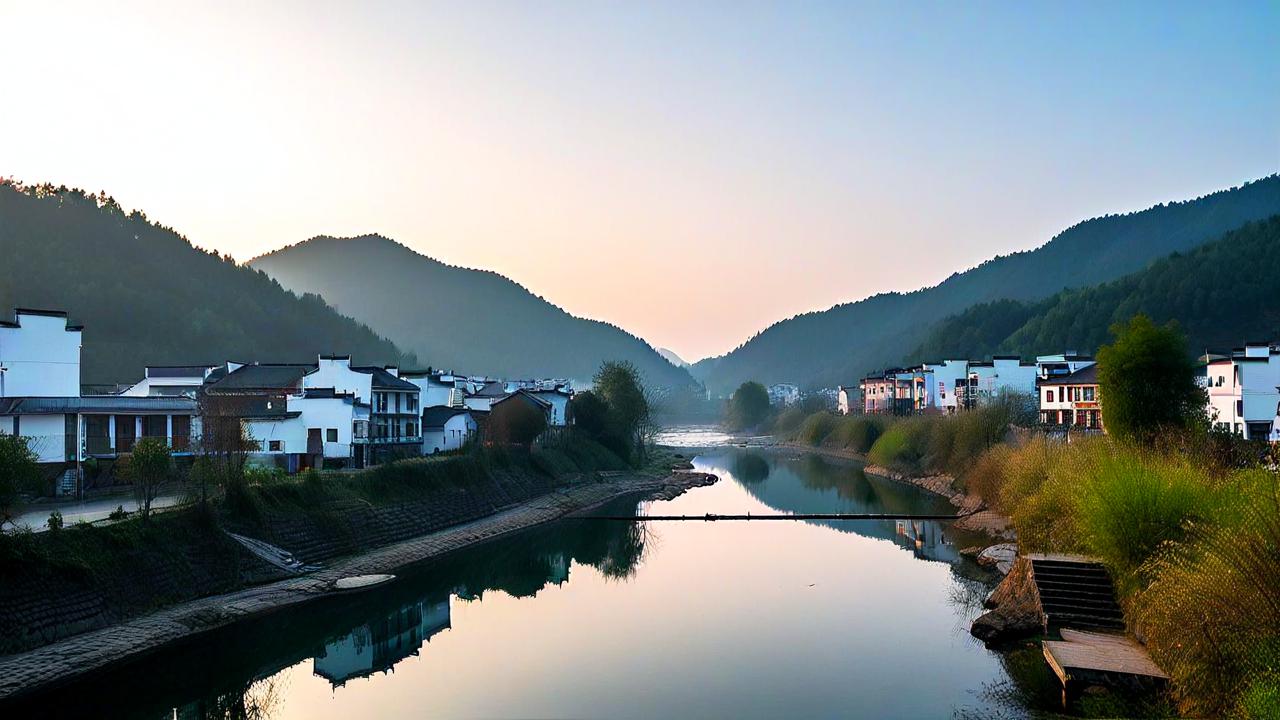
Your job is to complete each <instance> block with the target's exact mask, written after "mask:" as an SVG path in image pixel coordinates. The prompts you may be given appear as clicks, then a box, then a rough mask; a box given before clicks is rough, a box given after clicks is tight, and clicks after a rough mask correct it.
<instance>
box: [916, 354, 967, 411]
mask: <svg viewBox="0 0 1280 720" xmlns="http://www.w3.org/2000/svg"><path fill="white" fill-rule="evenodd" d="M921 370H922V371H923V372H925V373H927V374H928V375H929V377H928V382H927V384H926V393H927V397H928V398H929V404H930V405H931V406H932V407H935V408H937V409H939V410H941V411H942V412H944V413H953V412H955V411H956V407H957V402H956V382H957V381H959V380H964V379H966V378H968V376H969V361H968V360H943V361H942V362H930V363H924V364H923V365H922V366H921Z"/></svg>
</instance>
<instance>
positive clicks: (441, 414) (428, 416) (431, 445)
mask: <svg viewBox="0 0 1280 720" xmlns="http://www.w3.org/2000/svg"><path fill="white" fill-rule="evenodd" d="M475 431H476V421H475V418H474V417H472V416H471V411H469V410H466V409H465V408H454V407H448V406H443V405H441V406H436V407H429V408H427V409H425V410H423V411H422V452H423V454H424V455H434V454H435V453H438V452H448V451H449V450H457V449H459V448H461V447H462V446H463V445H466V444H467V441H468V440H470V439H471V436H472V435H473V434H474V433H475Z"/></svg>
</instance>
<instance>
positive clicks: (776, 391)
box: [769, 383, 800, 407]
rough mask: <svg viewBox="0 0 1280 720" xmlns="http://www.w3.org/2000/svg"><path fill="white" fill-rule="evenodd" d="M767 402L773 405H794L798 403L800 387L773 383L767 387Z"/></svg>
mask: <svg viewBox="0 0 1280 720" xmlns="http://www.w3.org/2000/svg"><path fill="white" fill-rule="evenodd" d="M769 402H770V403H771V404H773V405H781V406H784V407H785V406H787V405H795V404H796V403H798V402H800V386H798V385H794V384H792V383H774V384H772V385H770V386H769Z"/></svg>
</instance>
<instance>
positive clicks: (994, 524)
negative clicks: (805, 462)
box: [772, 441, 1017, 543]
mask: <svg viewBox="0 0 1280 720" xmlns="http://www.w3.org/2000/svg"><path fill="white" fill-rule="evenodd" d="M772 447H775V448H786V449H789V450H799V451H802V452H811V453H815V454H818V455H823V456H826V457H834V458H840V459H843V460H856V461H858V462H861V463H865V465H864V467H863V468H862V469H863V472H867V473H871V474H872V475H878V476H880V477H885V478H889V479H890V480H894V481H897V482H901V483H905V484H907V485H913V486H915V487H918V488H921V489H923V490H927V491H929V492H931V493H933V494H935V495H941V496H942V497H944V498H946V499H947V501H948V502H950V503H951V504H952V505H953V506H954V507H955V508H956V511H957V513H958V514H963V515H965V517H962V518H960V519H959V520H956V521H955V522H954V523H952V527H954V528H956V529H957V530H963V531H966V532H974V533H980V534H982V535H986V536H988V537H990V538H991V539H992V542H993V543H995V542H1005V541H1010V540H1014V539H1016V538H1017V534H1016V533H1015V532H1014V531H1013V526H1012V523H1011V521H1010V520H1009V518H1008V517H1006V516H1005V515H1003V514H1001V513H999V512H997V511H995V510H993V509H991V508H990V507H988V506H987V503H986V501H985V500H983V499H982V498H981V497H979V496H977V495H974V494H971V493H965V492H964V491H961V490H958V489H956V486H955V478H953V477H951V476H950V475H947V474H943V473H939V474H934V475H927V476H922V477H917V476H912V475H906V474H904V473H900V472H896V471H894V470H891V469H889V468H886V467H881V466H879V465H875V464H873V463H871V462H869V461H868V459H867V457H866V456H865V455H863V454H861V453H857V452H854V451H852V450H848V449H845V448H827V447H820V446H819V447H813V446H811V445H806V444H804V443H798V442H795V441H781V442H778V443H776V444H774V445H773V446H772Z"/></svg>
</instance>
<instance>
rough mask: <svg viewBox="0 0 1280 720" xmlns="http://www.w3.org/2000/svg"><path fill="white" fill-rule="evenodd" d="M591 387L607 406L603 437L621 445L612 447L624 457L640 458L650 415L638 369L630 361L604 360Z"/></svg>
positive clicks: (642, 455)
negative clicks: (614, 439)
mask: <svg viewBox="0 0 1280 720" xmlns="http://www.w3.org/2000/svg"><path fill="white" fill-rule="evenodd" d="M592 387H593V389H594V392H595V394H596V395H597V396H599V398H600V400H601V401H602V402H603V403H604V405H605V407H606V408H608V414H607V417H608V422H607V426H608V432H607V433H606V437H608V436H610V435H612V436H615V437H616V438H617V441H618V443H619V444H620V446H621V447H620V448H615V450H621V451H622V454H623V457H624V458H630V457H636V458H638V459H640V460H641V461H643V459H644V457H645V452H646V449H647V447H646V445H647V442H646V441H647V439H648V437H649V432H648V430H649V429H650V428H651V427H652V417H651V408H650V406H649V395H648V393H647V392H646V391H645V387H644V383H643V381H642V380H641V377H640V371H639V370H637V369H636V366H635V365H632V364H631V363H630V362H626V361H609V362H605V363H602V364H601V365H600V369H599V370H598V371H596V376H595V378H593V379H592ZM606 445H607V443H606Z"/></svg>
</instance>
